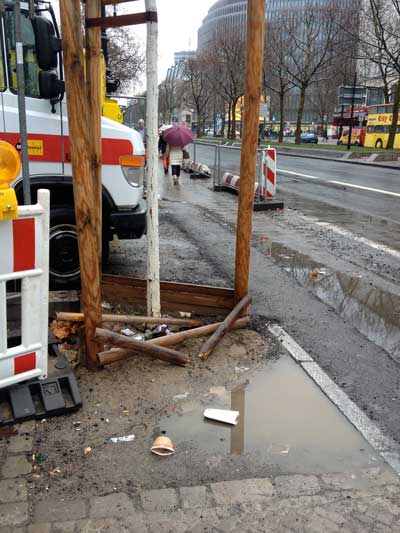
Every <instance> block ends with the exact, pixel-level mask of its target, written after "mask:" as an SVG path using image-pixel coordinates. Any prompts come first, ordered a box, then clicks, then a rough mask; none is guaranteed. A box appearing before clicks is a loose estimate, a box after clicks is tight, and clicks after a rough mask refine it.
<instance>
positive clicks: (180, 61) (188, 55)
mask: <svg viewBox="0 0 400 533" xmlns="http://www.w3.org/2000/svg"><path fill="white" fill-rule="evenodd" d="M195 55H196V52H195V50H185V51H182V52H175V54H174V64H173V65H172V67H170V68H169V69H168V70H167V75H166V79H167V80H172V79H175V80H182V79H183V78H184V72H185V63H186V61H188V60H189V59H192V58H193V57H195Z"/></svg>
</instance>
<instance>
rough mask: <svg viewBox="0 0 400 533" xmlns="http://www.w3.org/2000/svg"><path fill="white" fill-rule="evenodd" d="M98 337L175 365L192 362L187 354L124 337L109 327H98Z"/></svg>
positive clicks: (184, 364)
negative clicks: (108, 328)
mask: <svg viewBox="0 0 400 533" xmlns="http://www.w3.org/2000/svg"><path fill="white" fill-rule="evenodd" d="M96 339H100V340H102V341H104V342H110V343H111V344H114V345H115V346H121V347H122V348H130V349H133V350H135V351H136V352H138V353H143V354H145V355H149V356H150V357H154V358H155V359H161V360H162V361H167V362H168V363H172V364H174V365H179V366H186V365H188V364H189V363H190V359H189V357H188V356H187V355H185V354H182V353H180V352H177V351H175V350H171V349H170V348H164V347H163V346H157V345H155V344H150V343H148V342H143V341H137V340H135V339H131V338H129V337H124V336H123V335H119V334H118V333H114V332H113V331H109V330H107V329H101V328H97V329H96Z"/></svg>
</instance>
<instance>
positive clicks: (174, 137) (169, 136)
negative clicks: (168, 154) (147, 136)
mask: <svg viewBox="0 0 400 533" xmlns="http://www.w3.org/2000/svg"><path fill="white" fill-rule="evenodd" d="M163 137H164V139H165V140H166V141H167V143H168V144H169V145H170V146H181V147H182V148H183V147H184V146H186V145H187V144H190V143H192V142H193V139H194V135H193V132H192V130H191V129H189V128H188V127H187V126H184V125H182V124H181V125H179V126H172V128H168V129H167V130H166V131H164V133H163Z"/></svg>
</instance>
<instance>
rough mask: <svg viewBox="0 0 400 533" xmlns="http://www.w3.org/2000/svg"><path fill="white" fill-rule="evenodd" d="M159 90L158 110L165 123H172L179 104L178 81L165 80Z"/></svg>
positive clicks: (172, 79) (174, 79)
mask: <svg viewBox="0 0 400 533" xmlns="http://www.w3.org/2000/svg"><path fill="white" fill-rule="evenodd" d="M158 89H159V91H158V94H159V96H158V98H159V101H158V109H159V113H160V115H161V119H162V121H163V122H165V123H172V120H173V116H174V111H175V109H176V107H177V102H178V80H176V78H169V79H165V80H164V81H163V82H162V83H161V84H160V85H159V88H158Z"/></svg>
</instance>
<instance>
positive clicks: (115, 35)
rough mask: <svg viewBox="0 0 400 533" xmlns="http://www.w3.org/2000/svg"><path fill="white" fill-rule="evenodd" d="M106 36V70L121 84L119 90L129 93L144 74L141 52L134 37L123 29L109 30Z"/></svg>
mask: <svg viewBox="0 0 400 533" xmlns="http://www.w3.org/2000/svg"><path fill="white" fill-rule="evenodd" d="M107 36H108V44H107V68H108V69H109V71H110V74H111V76H112V77H113V78H117V79H118V80H119V81H120V82H121V89H122V90H125V91H130V90H132V89H133V88H134V86H135V85H136V84H137V83H138V81H139V79H140V76H141V75H142V74H143V72H144V66H145V57H144V53H143V50H142V48H141V46H140V44H139V42H138V40H137V39H136V37H135V35H133V34H132V33H131V32H130V31H129V30H126V29H124V28H115V29H110V30H108V32H107Z"/></svg>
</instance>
